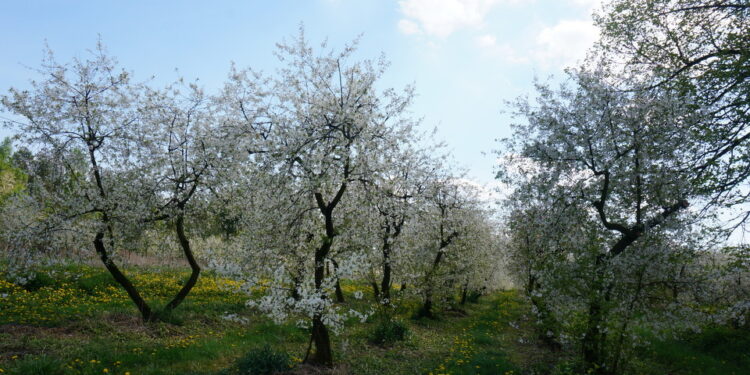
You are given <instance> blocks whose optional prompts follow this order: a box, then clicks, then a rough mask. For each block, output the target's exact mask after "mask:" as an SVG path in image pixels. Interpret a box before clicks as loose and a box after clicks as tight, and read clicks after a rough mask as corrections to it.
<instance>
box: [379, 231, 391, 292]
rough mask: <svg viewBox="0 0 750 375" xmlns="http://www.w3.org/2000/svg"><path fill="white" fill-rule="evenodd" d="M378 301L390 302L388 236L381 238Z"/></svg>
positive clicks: (389, 251) (389, 250) (389, 247)
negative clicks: (381, 278)
mask: <svg viewBox="0 0 750 375" xmlns="http://www.w3.org/2000/svg"><path fill="white" fill-rule="evenodd" d="M380 292H381V295H380V301H379V302H382V303H384V304H390V301H391V244H390V242H389V241H388V238H387V237H386V238H384V239H383V280H382V281H381V282H380Z"/></svg>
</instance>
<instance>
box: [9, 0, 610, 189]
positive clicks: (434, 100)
mask: <svg viewBox="0 0 750 375" xmlns="http://www.w3.org/2000/svg"><path fill="white" fill-rule="evenodd" d="M597 4H598V0H403V1H386V0H308V1H284V0H278V1H118V2H115V1H59V0H58V1H33V0H28V1H6V2H2V3H0V48H1V50H2V55H0V56H1V57H0V90H2V91H6V90H7V89H8V88H9V87H11V86H12V87H18V88H23V87H26V86H27V85H28V81H29V80H30V79H32V78H35V77H36V76H35V73H34V72H33V71H32V70H30V69H29V67H32V68H33V67H36V66H38V65H39V63H40V61H41V58H42V51H43V48H44V43H45V41H46V42H47V43H48V44H49V46H50V47H51V49H52V50H53V51H54V52H55V54H56V56H57V58H58V60H60V61H68V60H69V59H70V58H71V57H73V56H85V54H86V50H87V49H90V48H93V47H94V45H95V43H96V40H97V37H98V35H101V38H102V40H103V41H104V43H105V44H106V45H107V47H108V49H109V51H110V53H111V54H112V55H114V56H116V57H117V58H118V60H119V61H120V63H121V65H122V66H123V67H125V68H126V69H128V70H131V71H133V72H134V73H135V76H136V78H137V79H146V78H148V77H151V76H152V75H153V76H155V77H156V78H155V81H156V82H164V83H166V82H169V81H171V80H173V79H175V78H177V77H178V76H184V77H185V78H188V79H193V78H199V79H200V81H199V82H200V83H202V85H203V86H204V87H205V88H206V89H208V90H211V89H214V88H218V87H220V86H221V84H222V82H223V81H224V79H225V77H226V74H227V72H228V69H229V65H230V62H232V61H233V62H235V63H236V64H237V65H238V66H239V67H248V66H249V67H253V68H254V69H259V70H264V71H267V72H271V71H273V70H274V69H275V67H276V66H278V64H277V61H276V59H275V58H274V57H273V54H272V52H273V51H274V48H275V47H274V46H275V43H277V42H279V41H281V40H282V39H283V38H285V37H286V38H288V37H290V36H292V35H295V34H296V32H297V28H298V26H299V24H300V23H303V24H304V26H305V31H306V34H307V36H308V38H309V39H310V40H311V41H312V42H315V43H317V42H319V41H322V40H323V39H325V38H328V40H329V43H330V45H331V46H334V47H340V46H342V45H343V44H344V43H346V42H348V41H351V40H352V39H354V38H355V37H356V36H357V35H359V34H363V36H362V39H361V42H360V49H359V52H358V56H360V57H363V58H365V57H366V58H370V57H372V58H374V57H377V56H379V54H380V53H385V55H386V57H387V58H388V59H389V60H390V61H391V67H390V69H389V70H388V71H387V72H386V75H385V77H384V79H383V82H382V84H383V86H384V87H396V88H399V87H403V86H405V85H407V84H411V83H414V84H415V85H416V89H417V94H418V97H417V98H416V102H415V105H414V106H413V107H412V111H413V114H414V116H415V117H419V118H423V123H422V126H423V128H424V129H425V130H430V129H432V128H435V127H437V129H438V130H437V137H438V139H441V140H444V141H445V142H446V143H447V144H448V146H449V149H450V150H451V151H452V153H453V154H454V156H455V159H456V160H457V162H458V163H459V164H460V165H462V166H464V167H466V168H468V170H469V176H468V177H469V178H471V179H472V180H475V181H477V182H479V183H482V184H491V183H492V181H493V172H492V170H493V165H494V159H495V157H494V156H493V155H492V152H491V151H492V150H493V149H495V148H496V147H497V143H496V142H495V139H497V138H502V137H507V136H509V135H510V128H509V124H510V122H511V120H510V117H509V115H508V114H507V113H502V111H503V110H505V109H506V106H505V103H504V102H505V101H507V100H512V99H514V98H516V97H518V96H519V95H526V94H532V93H533V90H532V89H533V87H532V82H533V79H534V77H538V78H546V77H548V76H550V75H554V76H558V77H559V76H561V75H562V74H563V67H565V66H566V65H572V64H574V63H575V61H577V60H578V59H580V58H582V57H583V55H584V53H585V50H586V48H587V47H589V46H590V45H591V44H592V42H593V41H594V40H595V38H596V29H595V28H594V27H593V25H592V23H591V17H590V14H591V12H592V10H593V9H594V8H595V7H596V6H598V5H597ZM175 69H178V70H179V73H178V72H175ZM8 134H9V132H8V131H7V130H0V135H3V136H5V135H8Z"/></svg>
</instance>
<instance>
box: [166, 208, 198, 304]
mask: <svg viewBox="0 0 750 375" xmlns="http://www.w3.org/2000/svg"><path fill="white" fill-rule="evenodd" d="M175 232H177V239H178V240H179V242H180V246H181V247H182V251H183V253H184V254H185V258H187V261H188V263H189V264H190V269H191V270H192V271H191V273H190V278H189V279H188V281H187V282H186V283H185V285H183V286H182V288H181V289H180V291H179V292H178V293H177V295H175V296H174V298H173V299H172V300H171V301H169V303H167V305H166V306H165V307H164V310H165V311H172V310H174V309H175V308H176V307H177V306H179V305H180V303H182V301H183V300H184V299H185V297H187V295H188V293H190V290H192V289H193V287H194V286H195V284H196V283H197V282H198V277H199V276H200V273H201V268H200V266H199V265H198V262H197V261H196V260H195V257H194V256H193V251H192V249H191V248H190V240H188V238H187V236H186V235H185V218H184V216H183V215H182V214H180V215H179V216H177V220H176V222H175Z"/></svg>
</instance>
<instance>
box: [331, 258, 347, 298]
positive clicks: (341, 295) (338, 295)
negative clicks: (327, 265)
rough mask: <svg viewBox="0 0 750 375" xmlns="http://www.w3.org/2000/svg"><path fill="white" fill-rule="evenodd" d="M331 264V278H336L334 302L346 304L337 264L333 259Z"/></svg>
mask: <svg viewBox="0 0 750 375" xmlns="http://www.w3.org/2000/svg"><path fill="white" fill-rule="evenodd" d="M331 263H333V277H335V278H336V285H335V289H336V302H338V303H344V302H346V299H344V292H343V291H342V290H341V280H340V279H339V264H338V263H337V262H336V261H335V260H333V259H331Z"/></svg>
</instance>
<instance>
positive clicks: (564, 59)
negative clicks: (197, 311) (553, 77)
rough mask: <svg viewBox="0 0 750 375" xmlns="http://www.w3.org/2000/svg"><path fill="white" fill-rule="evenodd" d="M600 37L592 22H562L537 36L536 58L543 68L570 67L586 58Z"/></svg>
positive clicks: (545, 29)
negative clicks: (588, 51)
mask: <svg viewBox="0 0 750 375" xmlns="http://www.w3.org/2000/svg"><path fill="white" fill-rule="evenodd" d="M598 37H599V30H598V29H597V28H596V26H594V24H593V23H592V22H591V20H562V21H560V22H558V23H557V24H556V25H554V26H551V27H545V28H543V29H542V30H541V31H540V32H539V34H537V37H536V43H537V49H536V51H535V53H534V55H535V56H534V57H535V59H536V60H537V61H538V62H539V63H540V64H541V65H543V66H547V67H549V66H560V67H562V66H570V65H572V64H575V63H576V62H579V61H581V60H582V59H583V58H584V57H586V51H587V50H588V49H589V48H590V47H591V46H592V45H593V44H594V42H595V41H596V40H597V39H598Z"/></svg>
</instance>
